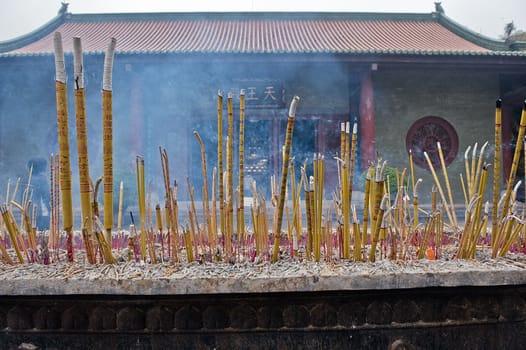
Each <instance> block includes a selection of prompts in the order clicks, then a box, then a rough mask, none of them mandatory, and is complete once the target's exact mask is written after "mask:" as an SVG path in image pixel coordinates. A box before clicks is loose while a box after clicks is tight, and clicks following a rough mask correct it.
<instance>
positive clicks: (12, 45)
mask: <svg viewBox="0 0 526 350" xmlns="http://www.w3.org/2000/svg"><path fill="white" fill-rule="evenodd" d="M70 16H71V13H69V12H60V11H59V12H58V13H57V15H56V16H55V17H53V18H52V19H51V20H50V21H49V22H47V23H44V24H43V25H41V26H40V27H38V28H36V29H34V30H32V31H31V32H29V33H27V34H23V35H21V36H19V37H16V38H14V39H10V40H5V41H0V52H8V51H12V50H16V49H19V48H21V47H24V46H26V45H28V44H31V43H32V42H35V41H37V40H40V39H42V38H43V37H45V36H46V35H48V34H49V33H51V32H53V31H54V30H55V29H57V28H58V27H60V26H61V25H62V24H63V23H64V22H66V18H67V17H70Z"/></svg>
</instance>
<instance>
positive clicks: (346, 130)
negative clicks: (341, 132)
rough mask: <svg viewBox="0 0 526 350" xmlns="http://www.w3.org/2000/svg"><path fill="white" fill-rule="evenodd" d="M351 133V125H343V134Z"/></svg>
mask: <svg viewBox="0 0 526 350" xmlns="http://www.w3.org/2000/svg"><path fill="white" fill-rule="evenodd" d="M350 131H351V123H350V122H346V123H345V132H346V133H347V134H348V133H350Z"/></svg>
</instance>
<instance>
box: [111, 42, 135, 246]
mask: <svg viewBox="0 0 526 350" xmlns="http://www.w3.org/2000/svg"><path fill="white" fill-rule="evenodd" d="M116 44H117V40H116V39H115V38H111V39H110V43H109V45H108V48H107V49H106V54H105V56H104V72H103V78H102V136H103V142H102V154H103V160H104V169H103V171H104V198H103V200H104V228H105V229H106V242H107V243H108V245H109V246H110V247H111V230H112V228H113V111H112V94H113V92H112V91H113V89H112V70H113V58H114V53H115V46H116ZM141 222H142V220H141ZM141 234H142V232H141Z"/></svg>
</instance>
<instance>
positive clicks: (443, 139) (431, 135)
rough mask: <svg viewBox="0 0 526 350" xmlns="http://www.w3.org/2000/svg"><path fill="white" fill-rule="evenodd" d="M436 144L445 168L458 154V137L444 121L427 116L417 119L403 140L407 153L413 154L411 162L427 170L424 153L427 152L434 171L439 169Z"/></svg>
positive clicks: (452, 128)
mask: <svg viewBox="0 0 526 350" xmlns="http://www.w3.org/2000/svg"><path fill="white" fill-rule="evenodd" d="M437 142H440V147H441V148H442V154H443V155H444V162H445V163H446V166H447V165H449V164H451V162H453V160H454V159H455V157H456V156H457V153H458V135H457V132H456V131H455V128H454V127H453V126H452V125H451V124H450V123H449V122H448V121H447V120H445V119H443V118H440V117H435V116H428V117H423V118H420V119H418V120H417V121H416V122H414V123H413V125H411V127H410V128H409V131H408V132H407V135H406V138H405V147H406V149H407V152H408V153H409V150H411V152H413V162H414V163H415V164H416V165H418V166H420V167H421V168H424V169H429V166H428V164H427V161H426V159H425V157H424V152H427V154H428V156H429V159H430V160H431V163H432V164H433V167H434V168H435V169H437V168H438V169H440V168H441V164H440V156H439V153H438V146H437Z"/></svg>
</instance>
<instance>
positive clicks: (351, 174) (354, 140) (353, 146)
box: [349, 120, 358, 205]
mask: <svg viewBox="0 0 526 350" xmlns="http://www.w3.org/2000/svg"><path fill="white" fill-rule="evenodd" d="M357 144H358V123H357V122H356V120H355V121H354V124H353V128H352V136H351V149H350V152H351V155H350V157H351V159H350V165H349V205H351V204H352V190H353V182H354V164H355V163H356V150H357Z"/></svg>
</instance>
